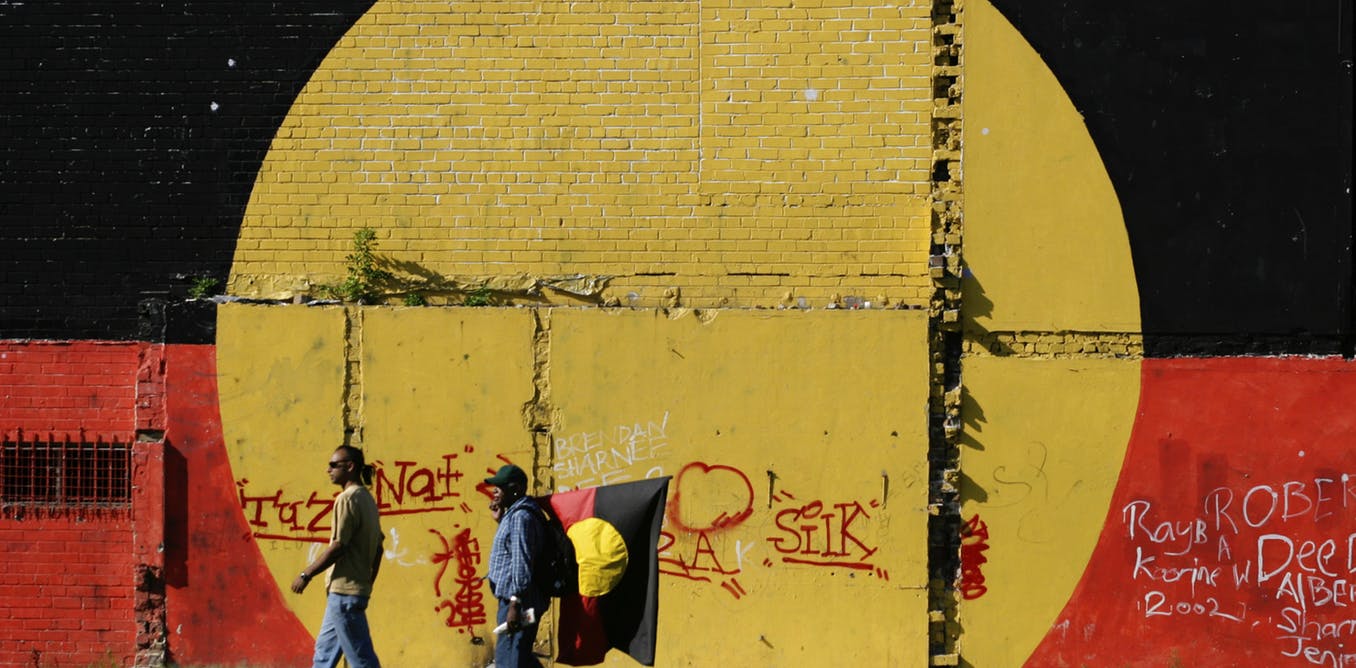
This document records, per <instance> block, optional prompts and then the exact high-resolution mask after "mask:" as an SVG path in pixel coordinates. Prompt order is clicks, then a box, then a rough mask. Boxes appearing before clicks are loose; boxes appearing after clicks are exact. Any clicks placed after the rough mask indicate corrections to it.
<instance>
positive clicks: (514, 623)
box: [504, 600, 523, 632]
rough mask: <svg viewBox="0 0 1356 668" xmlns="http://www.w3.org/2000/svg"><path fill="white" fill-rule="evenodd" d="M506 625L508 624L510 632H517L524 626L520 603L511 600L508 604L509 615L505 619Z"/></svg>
mask: <svg viewBox="0 0 1356 668" xmlns="http://www.w3.org/2000/svg"><path fill="white" fill-rule="evenodd" d="M504 623H506V624H508V630H509V631H510V632H512V631H517V630H518V629H520V628H522V626H523V614H522V612H521V611H519V610H518V602H517V601H514V600H510V601H509V604H508V614H507V615H505V617H504Z"/></svg>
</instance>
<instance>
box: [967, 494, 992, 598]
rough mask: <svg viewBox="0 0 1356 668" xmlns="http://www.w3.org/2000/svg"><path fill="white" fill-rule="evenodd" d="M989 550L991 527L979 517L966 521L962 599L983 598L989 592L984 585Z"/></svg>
mask: <svg viewBox="0 0 1356 668" xmlns="http://www.w3.org/2000/svg"><path fill="white" fill-rule="evenodd" d="M988 549H989V525H987V524H985V523H984V521H983V520H981V519H979V515H975V516H974V517H971V518H970V519H969V520H966V522H965V525H964V526H963V527H961V573H960V592H961V598H963V599H965V600H967V601H969V600H974V599H977V598H979V597H980V596H983V595H984V594H985V593H987V592H988V591H989V588H988V586H986V585H985V584H984V570H983V568H982V567H983V566H984V564H986V563H988V561H989V558H988V557H986V556H984V553H985V552H986V551H988Z"/></svg>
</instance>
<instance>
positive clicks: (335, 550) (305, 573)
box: [292, 543, 348, 594]
mask: <svg viewBox="0 0 1356 668" xmlns="http://www.w3.org/2000/svg"><path fill="white" fill-rule="evenodd" d="M347 549H348V548H346V547H344V544H343V543H330V546H329V547H327V548H325V551H324V552H321V553H320V556H319V557H317V558H316V560H315V561H313V562H311V565H310V566H307V567H306V568H303V569H302V570H301V574H300V575H298V576H297V579H295V580H293V581H292V593H294V594H300V593H301V592H304V591H306V585H308V584H310V583H311V578H314V577H315V576H317V575H319V574H321V573H324V572H325V569H326V568H329V567H330V566H333V565H334V562H336V561H339V557H342V556H344V551H345V550H347Z"/></svg>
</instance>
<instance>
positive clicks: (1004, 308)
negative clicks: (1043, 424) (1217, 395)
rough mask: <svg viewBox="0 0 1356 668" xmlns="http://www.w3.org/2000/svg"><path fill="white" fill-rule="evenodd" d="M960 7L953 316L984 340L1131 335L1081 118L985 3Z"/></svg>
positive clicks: (1107, 198) (1107, 208)
mask: <svg viewBox="0 0 1356 668" xmlns="http://www.w3.org/2000/svg"><path fill="white" fill-rule="evenodd" d="M965 9H966V11H965V104H964V114H965V116H964V118H965V151H964V170H965V248H964V254H965V261H966V265H967V267H968V269H969V270H970V273H971V274H972V276H971V277H970V278H969V279H968V280H967V281H966V284H965V287H966V292H965V302H964V310H965V314H966V315H967V316H968V317H969V318H970V319H972V322H973V326H974V327H977V328H979V329H982V330H988V331H1021V330H1035V331H1057V330H1075V331H1122V332H1137V331H1139V294H1138V288H1137V286H1136V284H1135V272H1134V265H1133V263H1132V261H1131V257H1130V244H1129V238H1128V237H1127V235H1126V230H1125V224H1124V221H1123V219H1122V217H1121V210H1120V203H1119V201H1118V200H1117V198H1116V193H1115V191H1114V189H1113V188H1112V185H1111V181H1110V178H1109V177H1108V176H1107V174H1106V169H1105V167H1104V166H1103V165H1102V161H1101V159H1100V157H1099V156H1098V153H1097V148H1096V146H1094V145H1093V143H1092V138H1091V137H1090V136H1089V135H1088V131H1087V128H1086V127H1085V126H1084V124H1083V119H1082V117H1081V116H1080V115H1079V113H1078V111H1077V110H1076V109H1075V108H1074V107H1073V104H1072V103H1071V102H1070V101H1069V98H1068V96H1067V95H1066V94H1065V93H1064V90H1063V88H1062V87H1061V86H1060V84H1059V82H1058V81H1057V80H1056V79H1055V77H1054V75H1053V74H1052V73H1051V72H1050V71H1049V70H1048V69H1047V68H1046V66H1045V63H1044V62H1043V61H1042V60H1041V59H1040V56H1039V55H1037V54H1036V52H1035V51H1034V50H1033V49H1032V48H1031V47H1030V45H1028V44H1027V43H1026V41H1025V40H1024V39H1023V38H1022V37H1021V35H1020V34H1018V32H1017V31H1016V29H1014V28H1013V27H1012V25H1011V24H1009V23H1008V22H1007V20H1006V19H1004V18H1003V17H1002V16H1001V15H1000V14H999V13H998V11H997V10H996V9H994V8H993V6H992V5H990V4H989V3H987V2H983V1H981V2H976V3H973V4H967V5H966V8H965Z"/></svg>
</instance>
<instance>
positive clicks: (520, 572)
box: [489, 496, 542, 599]
mask: <svg viewBox="0 0 1356 668" xmlns="http://www.w3.org/2000/svg"><path fill="white" fill-rule="evenodd" d="M540 512H541V511H540V509H538V508H537V504H536V502H535V501H533V500H532V499H531V498H530V497H526V496H524V497H522V498H521V499H518V500H517V501H514V502H513V505H511V506H509V508H508V510H507V511H505V512H504V517H503V518H502V519H501V520H500V521H499V529H498V531H496V532H495V534H494V545H493V547H491V548H490V574H489V578H490V591H492V592H494V595H495V596H496V597H497V598H502V599H507V598H509V597H510V596H517V597H518V598H520V599H526V598H527V596H528V594H529V593H531V592H529V588H530V587H531V586H532V564H533V560H534V559H535V558H536V556H537V550H538V549H539V548H540V547H541V530H542V526H541V521H540V519H539V518H540V515H539V513H540ZM533 591H535V590H533Z"/></svg>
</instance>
